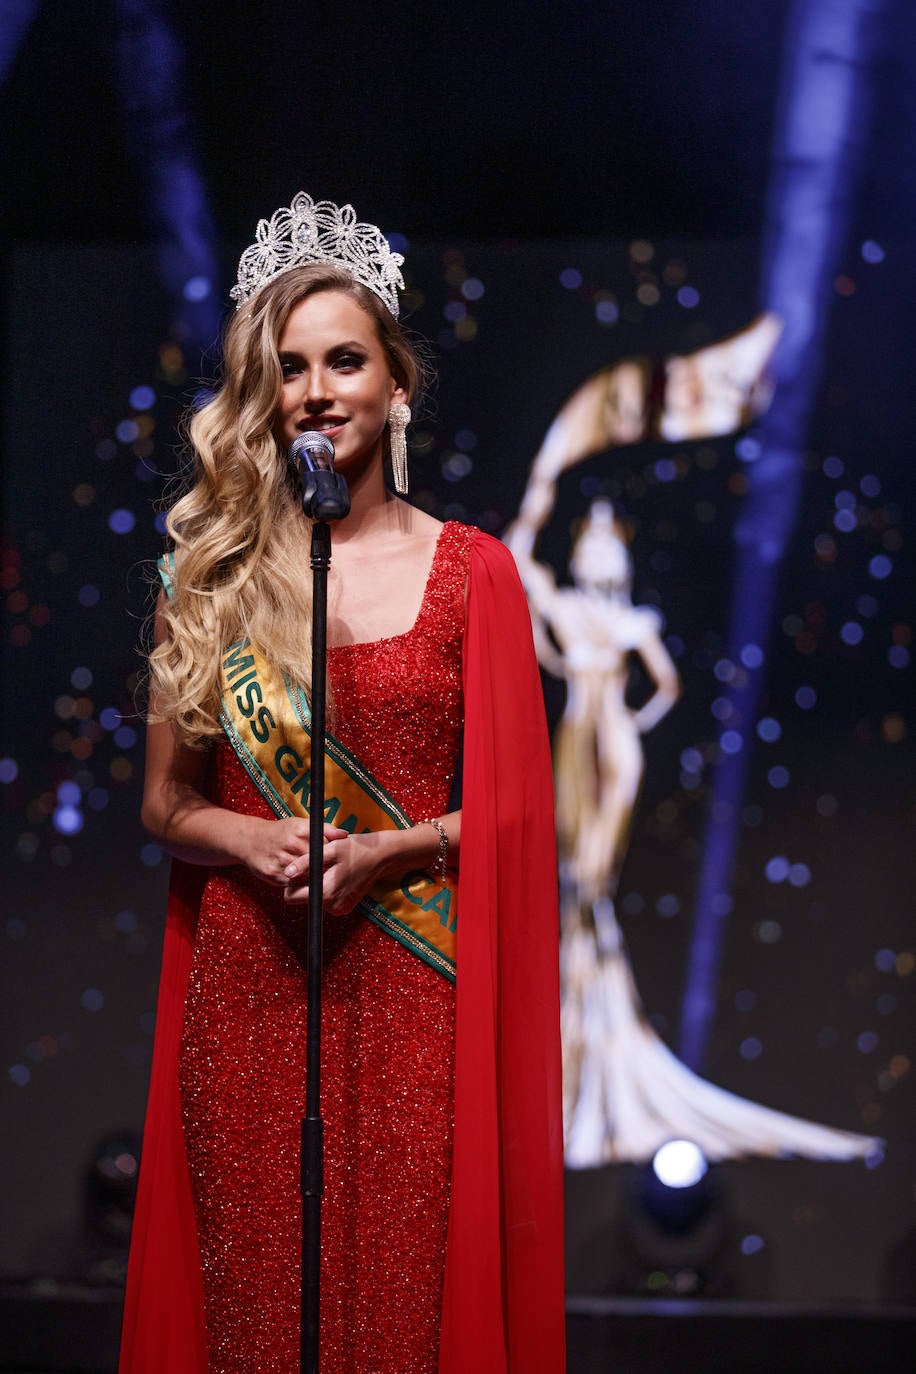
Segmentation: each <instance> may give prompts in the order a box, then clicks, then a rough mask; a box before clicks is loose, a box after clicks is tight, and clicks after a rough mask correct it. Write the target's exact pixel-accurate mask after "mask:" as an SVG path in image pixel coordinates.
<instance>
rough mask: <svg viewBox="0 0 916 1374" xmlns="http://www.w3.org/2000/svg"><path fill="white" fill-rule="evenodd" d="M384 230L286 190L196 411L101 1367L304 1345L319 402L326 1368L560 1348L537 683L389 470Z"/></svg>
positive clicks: (388, 289)
mask: <svg viewBox="0 0 916 1374" xmlns="http://www.w3.org/2000/svg"><path fill="white" fill-rule="evenodd" d="M400 261H401V260H400V258H399V256H398V255H396V254H392V253H391V251H390V249H389V246H388V244H387V243H386V241H385V240H384V238H382V236H381V234H379V232H378V230H376V229H374V228H373V227H372V226H369V225H362V224H357V223H356V220H355V215H354V214H353V211H352V209H351V207H349V206H344V207H342V208H338V207H337V206H334V205H331V204H329V203H328V202H320V203H318V204H315V203H314V202H313V201H312V200H311V199H310V197H308V196H305V195H303V194H301V193H300V194H299V195H298V196H296V197H295V198H294V200H293V202H292V204H291V205H290V206H289V207H283V208H282V209H281V210H279V211H277V213H276V214H275V215H274V217H273V218H272V220H270V221H269V222H268V221H262V222H261V224H260V225H259V226H258V236H257V239H256V241H255V243H254V244H252V246H251V248H250V249H248V250H247V251H246V253H245V254H244V255H243V257H242V261H241V263H240V270H239V281H238V285H237V287H236V288H235V291H234V292H233V295H234V296H235V297H236V300H237V311H236V314H235V315H234V317H233V318H232V320H231V321H230V323H229V325H228V328H227V330H226V336H225V345H224V379H223V383H222V386H221V387H220V389H219V391H218V393H217V394H216V396H215V398H214V399H213V400H212V401H211V403H210V404H209V405H208V406H206V408H205V409H203V410H202V411H201V412H200V413H199V414H197V415H196V416H195V417H194V418H193V420H192V421H191V424H190V430H189V435H190V445H191V452H192V455H193V460H194V471H193V479H192V483H191V486H190V489H189V490H188V492H187V494H186V495H185V496H183V497H182V499H181V500H179V501H178V502H177V503H176V504H175V505H174V507H173V508H172V511H171V513H170V516H169V520H168V532H169V536H170V542H171V551H170V554H169V555H168V556H167V558H166V559H165V560H164V563H163V582H164V590H163V593H162V595H161V596H160V600H159V604H158V608H157V613H156V631H155V648H154V650H153V652H152V655H151V658H150V668H151V687H152V693H151V707H150V724H149V732H148V749H147V773H146V785H145V791H144V801H143V818H144V822H145V824H146V825H147V827H148V829H149V830H150V831H151V833H152V834H153V835H155V836H156V837H157V838H158V839H159V840H160V842H162V843H163V844H164V845H165V846H166V847H167V848H168V849H169V850H170V852H171V853H172V854H173V855H174V856H175V863H174V866H173V877H172V886H171V897H170V906H169V914H168V924H167V933H166V945H165V953H164V959H163V973H162V983H161V989H160V1002H159V1012H158V1020H157V1040H156V1049H155V1053H154V1064H153V1072H152V1079H151V1086H150V1101H149V1107H148V1112H147V1125H146V1131H145V1144H144V1158H143V1164H142V1169H141V1180H140V1195H139V1198H138V1206H137V1214H136V1219H135V1227H134V1238H133V1244H132V1253H131V1265H130V1273H129V1280H128V1295H127V1303H126V1309H125V1327H124V1337H123V1340H122V1355H121V1371H122V1374H153V1372H154V1371H155V1374H162V1371H163V1370H168V1371H169V1374H185V1372H187V1374H197V1372H198V1371H204V1370H208V1371H214V1372H219V1374H224V1372H225V1374H228V1372H229V1371H238V1372H239V1374H242V1371H244V1372H245V1374H257V1372H258V1371H264V1374H268V1371H270V1372H271V1374H273V1372H274V1371H275V1374H290V1372H291V1371H292V1370H294V1369H295V1368H297V1367H298V1350H299V1326H298V1320H299V1246H300V1233H299V1212H300V1199H299V1157H298V1151H299V1125H300V1121H301V1117H302V1115H303V1105H304V1087H305V1085H304V1060H305V1013H306V1007H305V969H304V957H305V943H306V932H305V922H306V917H305V905H304V904H305V903H306V902H307V898H308V885H307V884H308V850H309V827H308V789H309V743H310V740H309V723H310V715H309V687H310V678H311V664H310V661H309V648H308V646H309V626H310V580H311V579H310V573H309V570H308V550H309V542H310V540H309V525H308V521H307V520H306V518H305V517H304V515H303V514H302V509H301V493H300V487H299V478H298V475H297V473H296V472H295V471H294V470H292V469H291V467H290V466H289V464H288V461H287V457H286V455H287V452H288V449H289V446H290V444H291V442H292V441H293V440H294V439H295V438H296V436H297V435H299V434H301V433H303V432H304V431H307V430H318V431H320V432H322V433H324V434H326V435H327V436H328V438H329V439H330V440H331V441H332V443H333V445H334V448H335V450H336V467H337V470H338V471H339V472H340V473H342V474H343V476H344V477H345V478H346V481H347V484H348V487H349V492H350V498H351V510H350V514H349V515H348V516H347V517H346V519H345V520H343V521H341V522H340V523H339V524H336V525H335V526H334V530H333V553H332V565H331V577H330V584H329V644H330V648H329V662H328V674H329V681H330V686H331V693H332V702H331V715H330V720H329V725H330V734H331V738H330V740H329V747H328V782H327V788H326V797H327V805H326V810H325V817H326V821H327V825H326V828H325V841H324V849H323V864H324V885H323V900H324V906H325V911H326V913H327V917H328V919H327V922H326V934H325V967H324V996H323V1011H324V1027H323V1076H322V1087H323V1100H322V1114H323V1117H324V1120H325V1194H324V1207H323V1223H322V1247H323V1248H322V1309H321V1360H322V1363H321V1368H322V1370H323V1371H327V1374H337V1372H338V1371H339V1374H343V1372H344V1371H357V1370H358V1371H368V1370H372V1371H374V1374H386V1371H390V1374H395V1372H396V1374H412V1372H414V1371H415V1374H434V1371H442V1372H443V1374H446V1372H447V1374H465V1372H467V1374H470V1371H472V1370H473V1371H475V1374H476V1371H479V1370H481V1369H487V1370H488V1371H493V1372H494V1374H500V1371H505V1374H523V1371H524V1372H525V1374H527V1371H530V1370H531V1369H534V1368H543V1369H545V1370H547V1369H549V1370H550V1371H551V1374H553V1372H554V1371H561V1370H562V1368H563V1306H562V1240H561V1203H560V1166H561V1127H560V1104H559V1044H558V1034H557V974H556V941H557V913H556V902H555V896H554V891H555V867H554V864H555V858H554V849H553V834H552V797H551V782H550V761H549V746H548V743H547V738H546V729H545V724H544V714H543V704H542V700H541V697H540V691H539V684H538V675H537V666H536V661H535V658H534V653H533V649H532V644H531V632H530V622H529V618H528V614H527V609H526V605H525V600H524V594H523V592H522V590H521V587H520V585H519V582H518V578H517V575H516V573H515V569H514V565H513V564H512V560H511V557H510V555H509V554H508V553H507V552H506V551H505V550H504V549H503V548H502V546H501V545H499V544H498V543H497V542H496V541H495V540H492V539H490V538H488V537H487V536H484V535H482V534H480V533H479V532H478V531H476V530H473V529H471V528H468V527H465V526H461V525H457V524H454V523H449V524H446V525H444V526H443V525H441V524H439V523H438V522H437V521H435V520H433V519H431V518H430V517H429V516H427V515H425V514H423V513H422V512H420V511H417V510H415V509H414V508H412V507H411V506H410V505H409V504H408V503H407V502H406V501H404V500H402V499H398V496H396V495H392V494H391V493H390V492H389V490H388V489H387V487H386V484H385V475H384V474H385V462H386V459H387V458H388V457H389V456H390V457H391V458H392V462H393V467H394V472H395V479H396V482H397V483H398V485H399V486H400V487H403V485H404V480H403V477H404V466H403V458H404V451H403V433H404V422H405V419H406V417H407V407H408V406H409V404H410V403H411V401H412V400H413V399H414V397H415V394H416V391H417V387H418V383H419V380H420V376H421V369H420V366H419V364H418V362H417V358H416V354H415V352H414V350H413V348H412V347H411V344H410V341H409V339H408V337H407V335H406V334H405V333H404V331H403V330H402V328H401V326H400V325H399V323H398V319H397V314H398V301H397V290H396V288H397V287H398V286H399V285H403V283H402V282H401V279H400V272H399V270H398V268H399V264H400ZM389 450H391V453H390V454H389ZM459 754H461V755H462V767H461V770H460V771H461V775H462V784H461V792H462V795H461V797H460V798H459V797H458V796H457V795H456V793H457V791H458V787H457V785H456V775H457V773H458V771H459V769H458V759H459ZM459 858H460V870H459ZM459 912H460V916H459ZM519 1139H524V1142H525V1148H524V1150H523V1151H520V1150H519V1149H518V1144H517V1143H518V1141H519ZM545 1358H546V1359H547V1363H546V1364H545V1363H544V1362H543V1361H544V1359H545Z"/></svg>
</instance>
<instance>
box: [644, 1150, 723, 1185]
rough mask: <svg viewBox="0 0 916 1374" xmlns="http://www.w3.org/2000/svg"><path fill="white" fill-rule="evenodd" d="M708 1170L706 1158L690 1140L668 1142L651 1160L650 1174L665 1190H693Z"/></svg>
mask: <svg viewBox="0 0 916 1374" xmlns="http://www.w3.org/2000/svg"><path fill="white" fill-rule="evenodd" d="M708 1168H709V1165H708V1164H707V1162H706V1156H705V1155H704V1154H703V1151H702V1150H701V1149H700V1147H699V1145H694V1143H693V1141H692V1140H668V1141H666V1142H665V1144H664V1145H662V1146H661V1147H660V1148H659V1149H658V1150H656V1151H655V1155H654V1157H653V1160H652V1172H653V1173H654V1174H655V1177H656V1178H657V1179H658V1181H659V1183H663V1184H664V1185H665V1187H666V1188H693V1187H694V1185H695V1184H697V1183H699V1181H700V1179H701V1178H703V1177H705V1175H706V1171H707V1169H708Z"/></svg>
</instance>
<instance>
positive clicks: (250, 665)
mask: <svg viewBox="0 0 916 1374" xmlns="http://www.w3.org/2000/svg"><path fill="white" fill-rule="evenodd" d="M220 672H221V679H222V689H221V704H222V710H221V712H220V724H221V725H222V726H223V729H224V730H225V731H226V735H227V737H228V739H229V742H230V744H231V745H232V747H233V749H234V750H235V752H236V754H237V756H238V758H239V760H240V762H241V764H242V766H243V767H244V769H245V771H246V772H247V773H248V776H249V777H250V778H251V780H252V782H253V783H254V785H255V787H257V789H258V791H259V792H260V793H261V795H262V796H263V797H264V798H265V800H266V801H267V803H268V805H269V806H270V807H271V809H272V810H273V811H274V813H275V814H276V815H277V816H300V817H307V816H308V815H309V801H310V794H311V744H312V736H311V710H310V708H309V704H308V701H307V700H306V697H305V693H304V692H303V691H302V690H301V688H294V687H292V686H291V685H290V683H289V682H288V681H287V680H286V678H285V677H283V676H282V674H280V673H277V672H275V671H274V670H273V668H272V667H271V666H270V664H269V663H268V662H267V661H266V660H265V659H264V658H263V657H262V655H261V654H260V653H259V652H258V651H257V650H256V649H255V648H253V647H252V645H251V642H250V640H247V639H240V640H237V641H236V642H235V643H234V644H230V646H229V648H228V649H227V650H226V651H225V652H224V654H223V656H222V661H221V669H220ZM324 818H325V820H326V821H327V822H328V823H329V824H330V825H335V826H337V827H338V828H339V829H341V830H347V831H349V832H350V834H351V835H355V834H360V835H364V834H367V833H368V832H370V831H379V830H407V829H409V828H410V826H411V824H412V823H411V820H410V818H409V817H408V816H407V814H406V813H405V812H404V811H403V810H402V808H401V807H400V806H399V805H398V803H397V802H396V801H395V800H394V798H393V797H392V796H390V795H389V793H388V792H386V791H385V789H384V787H382V785H381V783H380V782H378V780H377V779H376V778H374V777H373V776H372V774H371V773H370V772H369V771H368V770H367V769H366V768H364V767H363V765H362V764H361V763H360V762H359V760H358V759H357V758H356V757H355V756H354V755H353V754H351V753H350V751H349V750H348V749H347V748H345V746H344V745H342V744H341V743H340V741H339V740H336V739H334V738H333V736H332V735H330V734H328V735H326V741H325V804H324ZM359 910H360V911H362V912H363V913H364V915H366V916H368V918H369V920H370V921H374V922H375V924H376V925H377V926H378V927H379V928H380V929H381V930H384V931H387V933H388V934H389V935H391V936H393V937H394V939H395V940H397V941H398V943H399V944H401V945H403V946H404V947H405V949H409V950H410V951H411V952H412V953H413V954H416V955H417V957H418V958H420V959H422V960H423V962H424V963H425V964H429V965H430V967H431V968H434V969H437V970H438V971H439V973H441V974H443V976H444V977H446V978H448V979H449V981H450V982H455V967H456V953H457V935H456V932H457V927H458V892H457V888H456V885H455V883H454V881H453V879H452V878H451V877H446V878H445V879H444V880H440V879H439V878H433V877H431V875H430V874H429V873H427V872H425V871H424V870H421V869H411V870H410V871H408V872H406V873H404V874H403V875H402V877H401V879H400V881H399V882H397V881H396V882H392V881H391V880H390V879H384V880H382V881H381V882H380V883H379V884H378V885H377V886H376V887H374V888H373V889H372V891H371V892H369V893H368V894H367V896H365V897H364V898H363V899H362V901H361V902H360V903H359Z"/></svg>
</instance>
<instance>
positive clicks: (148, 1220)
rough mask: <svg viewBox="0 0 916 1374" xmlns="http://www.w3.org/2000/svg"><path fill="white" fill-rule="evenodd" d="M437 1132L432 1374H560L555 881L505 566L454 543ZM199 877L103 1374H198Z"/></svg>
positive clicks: (534, 688) (169, 940)
mask: <svg viewBox="0 0 916 1374" xmlns="http://www.w3.org/2000/svg"><path fill="white" fill-rule="evenodd" d="M463 675H464V710H465V722H464V774H463V786H462V793H463V796H462V803H463V805H462V822H461V872H460V878H459V913H460V914H459V921H458V980H457V990H456V995H457V1005H456V1032H455V1034H456V1044H455V1127H454V1146H453V1162H452V1187H451V1202H450V1208H449V1224H448V1246H447V1256H446V1266H445V1279H444V1289H443V1310H442V1329H441V1335H440V1349H439V1374H481V1371H483V1370H485V1371H487V1374H535V1372H536V1374H563V1371H564V1369H565V1322H564V1305H563V1195H562V1186H563V1185H562V1148H563V1147H562V1113H561V1098H560V1043H559V986H558V942H559V930H558V917H557V895H556V892H557V869H556V850H555V841H554V828H553V785H552V777H551V766H550V750H549V742H548V737H547V728H546V722H545V717H544V704H543V697H542V694H541V685H540V679H539V674H538V669H537V663H536V660H535V656H534V651H533V647H532V636H531V623H530V618H529V614H528V608H527V604H526V601H525V596H524V592H523V591H522V588H521V584H520V582H519V578H518V575H517V572H516V569H515V564H514V561H513V559H512V556H511V554H510V553H509V552H508V551H507V550H506V549H505V548H504V546H503V545H502V544H500V543H499V542H498V541H497V540H495V539H492V538H490V537H489V536H487V535H478V536H477V537H476V538H475V540H474V544H473V546H472V552H471V565H470V576H469V585H468V607H467V620H466V626H465V633H464V649H463ZM206 877H207V870H206V869H205V868H194V867H191V866H189V865H186V864H182V863H179V862H175V863H174V864H173V869H172V879H171V884H170V890H169V906H168V914H167V919H166V932H165V945H164V951H163V962H162V974H161V980H160V987H159V1002H158V1010H157V1020H156V1038H155V1045H154V1051H153V1065H152V1073H151V1078H150V1090H149V1101H148V1106H147V1116H146V1127H145V1132H144V1142H143V1162H142V1167H141V1170H140V1181H139V1189H138V1196H137V1205H136V1211H135V1217H134V1227H133V1236H132V1241H131V1254H130V1264H129V1268H128V1278H127V1295H126V1300H125V1308H124V1327H123V1335H122V1342H121V1362H120V1367H119V1369H120V1374H163V1371H164V1370H168V1371H169V1374H206V1370H207V1355H206V1337H205V1331H204V1318H203V1289H202V1284H201V1274H200V1257H199V1252H198V1246H197V1233H196V1228H195V1220H194V1206H193V1200H192V1196H191V1186H190V1180H189V1175H188V1166H187V1158H186V1155H185V1148H184V1135H183V1129H182V1123H181V1105H180V1101H179V1092H178V1051H179V1043H180V1038H181V1024H182V1017H183V1015H184V1004H185V995H186V990H187V983H188V976H189V973H190V968H191V959H192V955H193V949H194V932H195V926H196V920H197V912H198V908H199V903H200V897H201V893H202V891H203V886H204V883H205V882H206Z"/></svg>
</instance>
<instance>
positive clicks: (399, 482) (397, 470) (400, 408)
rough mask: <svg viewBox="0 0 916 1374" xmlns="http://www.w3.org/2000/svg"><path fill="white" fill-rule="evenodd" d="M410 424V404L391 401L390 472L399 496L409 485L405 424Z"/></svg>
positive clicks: (389, 421)
mask: <svg viewBox="0 0 916 1374" xmlns="http://www.w3.org/2000/svg"><path fill="white" fill-rule="evenodd" d="M409 424H410V406H408V405H405V404H404V402H403V401H392V403H391V409H390V410H389V411H388V432H389V439H390V444H391V472H392V476H393V477H394V489H395V491H396V492H397V493H398V495H399V496H406V495H407V492H408V488H409V485H410V482H409V478H408V476H407V426H408V425H409Z"/></svg>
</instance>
